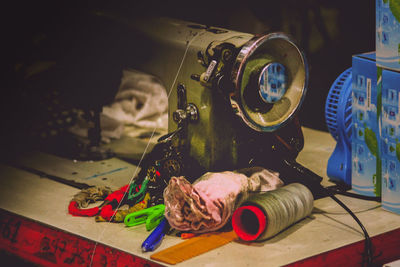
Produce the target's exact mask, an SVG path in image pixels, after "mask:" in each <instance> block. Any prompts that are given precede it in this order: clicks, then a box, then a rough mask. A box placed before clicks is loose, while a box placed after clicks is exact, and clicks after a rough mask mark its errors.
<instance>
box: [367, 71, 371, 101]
mask: <svg viewBox="0 0 400 267" xmlns="http://www.w3.org/2000/svg"><path fill="white" fill-rule="evenodd" d="M370 106H371V79H369V78H368V79H367V107H368V108H370Z"/></svg>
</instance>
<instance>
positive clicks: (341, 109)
mask: <svg viewBox="0 0 400 267" xmlns="http://www.w3.org/2000/svg"><path fill="white" fill-rule="evenodd" d="M351 74H352V69H351V68H349V69H347V70H346V71H344V72H343V73H342V74H340V75H339V77H338V78H337V79H336V80H335V82H334V83H333V84H332V86H331V89H330V90H329V93H328V97H327V99H326V103H325V120H326V125H327V126H328V129H329V132H330V133H331V135H332V136H333V138H334V139H335V140H336V141H337V143H336V147H335V150H334V151H333V153H332V155H331V156H330V158H329V160H328V168H327V175H328V177H329V178H330V179H331V180H332V181H334V182H338V183H345V184H346V185H349V186H351V127H352V118H351V117H352V114H351V102H352V98H351V78H352V77H351V76H352V75H351Z"/></svg>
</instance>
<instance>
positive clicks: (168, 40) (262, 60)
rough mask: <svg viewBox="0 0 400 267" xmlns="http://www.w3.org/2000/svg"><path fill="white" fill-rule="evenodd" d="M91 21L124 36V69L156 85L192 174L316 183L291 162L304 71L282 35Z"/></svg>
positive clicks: (165, 22)
mask: <svg viewBox="0 0 400 267" xmlns="http://www.w3.org/2000/svg"><path fill="white" fill-rule="evenodd" d="M99 15H100V16H104V17H107V18H111V19H112V20H116V21H119V22H121V23H122V24H124V25H125V26H126V27H128V28H129V29H131V40H135V45H134V47H132V53H130V55H129V62H128V63H127V65H128V66H129V67H131V68H135V69H139V70H141V71H144V72H146V73H150V74H153V75H155V76H156V77H158V78H160V79H161V81H162V82H163V83H164V85H165V88H166V89H167V93H168V96H169V98H168V105H169V111H168V115H169V119H168V130H169V132H170V134H171V135H173V136H174V137H177V138H176V139H177V140H176V141H175V143H174V145H175V146H176V147H178V149H180V150H182V151H185V153H186V155H188V156H190V157H191V158H192V159H194V160H195V161H196V162H197V163H198V165H199V166H200V171H224V170H229V169H238V168H244V167H248V166H254V165H262V166H265V167H268V168H271V169H275V170H277V171H278V172H280V173H283V174H284V176H286V177H287V179H288V181H289V182H290V181H292V180H295V179H298V178H299V175H301V176H306V175H305V173H307V175H308V176H310V177H313V179H314V181H317V182H318V183H319V182H320V177H316V176H315V175H313V174H312V173H311V172H309V171H308V170H306V169H304V168H302V166H300V165H298V164H297V163H296V162H295V159H296V156H297V154H298V153H299V152H300V151H301V149H302V148H303V142H304V140H303V135H302V131H301V128H300V123H299V121H298V119H297V117H296V113H297V111H298V110H299V108H300V106H301V103H302V101H303V99H304V97H305V93H306V90H307V80H308V67H307V62H306V59H305V56H304V54H303V53H302V52H301V50H300V49H299V48H298V47H297V45H296V44H295V42H294V41H293V40H292V39H291V38H290V37H289V36H288V35H286V34H284V33H269V34H265V35H261V36H254V35H252V34H247V33H241V32H236V31H231V30H227V29H222V28H216V27H209V26H205V25H200V24H196V23H191V22H184V21H178V20H174V19H168V18H148V19H141V20H139V21H128V20H124V19H121V18H115V17H112V16H110V15H108V14H99ZM175 164H177V165H179V164H180V163H179V162H175ZM172 165H173V164H172ZM170 167H171V168H175V169H179V168H180V167H181V166H174V165H173V166H170ZM200 171H199V172H200Z"/></svg>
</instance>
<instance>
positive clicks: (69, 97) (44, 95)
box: [0, 0, 375, 144]
mask: <svg viewBox="0 0 400 267" xmlns="http://www.w3.org/2000/svg"><path fill="white" fill-rule="evenodd" d="M109 2H111V1H102V0H100V1H64V2H60V1H12V3H11V1H10V2H9V3H7V4H5V5H4V6H3V7H2V11H1V13H2V14H1V16H0V17H1V19H2V21H1V24H2V26H3V28H4V29H3V30H2V33H1V34H2V43H3V47H5V48H3V49H2V54H3V55H2V61H3V63H5V64H4V66H5V69H3V70H2V74H3V75H2V76H3V77H5V78H4V79H3V82H2V85H1V86H2V97H1V117H2V127H3V128H4V129H5V130H3V134H5V135H6V137H5V138H3V140H2V141H3V142H4V141H5V140H6V141H5V142H6V143H7V144H15V143H21V142H20V140H23V139H26V135H27V133H29V134H30V137H29V138H39V136H40V134H41V133H42V132H43V131H46V128H49V126H48V125H49V123H48V122H49V120H52V118H53V117H57V116H61V115H57V114H61V113H62V112H64V113H63V114H64V115H65V114H66V113H68V112H69V113H68V114H69V115H68V114H67V115H66V116H72V120H69V121H68V122H65V121H64V122H63V123H62V125H63V127H65V126H68V124H71V123H73V114H72V113H71V112H70V110H71V109H72V108H73V107H78V108H81V107H84V108H93V107H97V106H99V105H104V104H107V103H109V102H110V101H111V100H112V99H113V97H114V94H115V93H116V90H117V88H118V83H119V81H120V75H121V69H122V67H123V66H122V65H121V64H120V61H121V60H122V58H124V57H125V56H126V54H125V53H129V51H127V50H126V49H121V45H122V43H123V41H122V40H126V38H127V36H126V31H124V30H122V29H119V28H118V27H116V26H115V25H112V26H110V25H109V24H108V23H107V22H104V21H101V20H99V19H96V18H93V16H91V15H90V12H91V11H93V10H107V11H112V12H117V13H121V14H123V15H125V16H128V17H132V18H137V17H140V16H149V15H160V16H169V17H174V18H178V19H183V20H188V21H192V22H197V23H201V24H206V25H211V26H219V27H223V28H228V29H233V30H238V31H243V32H249V33H254V34H257V33H265V32H271V31H283V32H286V33H289V34H291V35H292V36H293V37H294V39H295V40H297V42H298V44H299V46H300V47H301V48H302V49H303V50H304V52H305V54H306V57H307V59H308V63H309V70H310V78H309V87H308V92H307V96H306V100H305V102H304V103H303V106H302V109H301V111H300V119H301V122H302V124H303V125H305V126H308V127H311V128H315V129H320V130H327V128H326V125H325V118H324V106H325V99H326V96H327V93H328V90H329V88H330V85H331V84H332V82H333V81H334V80H335V78H336V77H337V76H338V75H339V74H340V73H341V72H342V71H344V70H345V69H347V68H348V67H350V66H351V56H352V55H354V54H356V53H362V52H368V51H372V50H374V49H375V39H374V38H375V1H372V0H369V1H365V0H351V1H344V0H337V1H328V0H320V1H317V0H306V1H296V0H279V1H268V0H263V1H262V0H248V1H210V0H206V1H197V2H196V1H186V2H182V1H178V2H176V1H175V2H172V3H166V2H167V1H154V0H146V1H122V0H121V1H112V3H109ZM124 38H125V39H124ZM129 41H130V42H136V41H137V40H129ZM38 62H42V63H43V62H56V64H57V66H58V67H57V68H51V71H43V72H39V73H38V74H37V73H36V74H34V75H29V73H30V72H32V71H31V70H32V66H35V64H37V63H38ZM66 111H68V112H66ZM71 114H72V115H71ZM57 118H60V117H57ZM64 119H65V118H64ZM46 123H47V124H46ZM51 127H52V126H51ZM51 127H50V128H51ZM59 128H60V129H61V128H62V127H59ZM58 130H59V129H58Z"/></svg>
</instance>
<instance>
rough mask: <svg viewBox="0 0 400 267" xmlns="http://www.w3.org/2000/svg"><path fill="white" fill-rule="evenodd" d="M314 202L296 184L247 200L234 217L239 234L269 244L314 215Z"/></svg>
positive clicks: (307, 191)
mask: <svg viewBox="0 0 400 267" xmlns="http://www.w3.org/2000/svg"><path fill="white" fill-rule="evenodd" d="M313 204H314V198H313V195H312V193H311V191H310V190H309V189H308V188H307V187H305V186H304V185H302V184H299V183H293V184H289V185H286V186H284V187H281V188H279V189H277V190H274V191H270V192H267V193H263V194H257V195H254V196H252V197H250V198H249V199H248V200H246V201H245V202H244V203H243V204H242V205H241V207H240V208H238V209H237V210H236V211H235V212H234V214H233V217H232V225H233V229H234V230H235V232H236V234H237V235H238V236H239V237H240V238H241V239H243V240H245V241H254V240H265V239H268V238H270V237H273V236H274V235H276V234H277V233H279V232H281V231H282V230H284V229H286V228H287V227H289V226H290V225H292V224H294V223H296V222H298V221H300V220H301V219H303V218H305V217H307V216H308V215H310V214H311V211H312V209H313Z"/></svg>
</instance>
